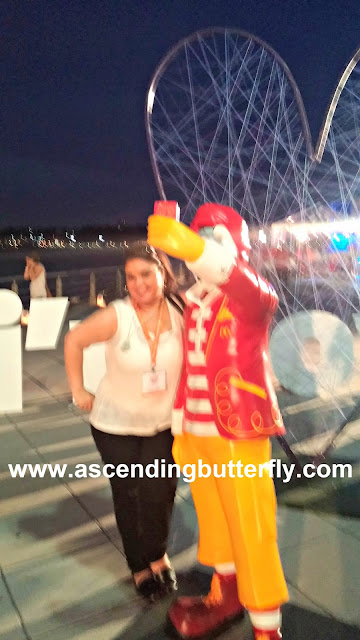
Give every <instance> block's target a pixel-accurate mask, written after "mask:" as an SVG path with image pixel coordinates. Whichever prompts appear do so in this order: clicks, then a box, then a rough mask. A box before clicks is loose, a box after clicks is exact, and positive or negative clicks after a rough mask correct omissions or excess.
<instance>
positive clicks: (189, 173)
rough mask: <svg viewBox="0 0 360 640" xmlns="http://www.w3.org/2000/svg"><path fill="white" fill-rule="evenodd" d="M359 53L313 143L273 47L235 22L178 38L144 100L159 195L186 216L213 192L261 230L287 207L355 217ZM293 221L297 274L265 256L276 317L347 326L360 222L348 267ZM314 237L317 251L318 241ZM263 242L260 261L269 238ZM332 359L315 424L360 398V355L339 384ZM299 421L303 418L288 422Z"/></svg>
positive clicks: (311, 214)
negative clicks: (325, 315) (313, 314)
mask: <svg viewBox="0 0 360 640" xmlns="http://www.w3.org/2000/svg"><path fill="white" fill-rule="evenodd" d="M359 61H360V49H359V50H358V51H357V52H356V53H355V54H354V55H353V56H352V58H351V60H350V61H349V63H348V64H347V65H346V67H345V70H344V72H343V73H342V75H341V77H340V80H339V83H338V85H337V87H336V89H335V91H334V94H333V97H332V100H331V102H330V106H329V109H328V111H327V113H326V116H325V119H324V124H323V127H322V129H321V132H320V135H319V140H318V143H317V145H316V150H315V151H314V149H313V145H312V141H311V137H310V133H309V126H308V120H307V116H306V112H305V109H304V106H303V102H302V99H301V95H300V92H299V89H298V87H297V85H296V83H295V80H294V78H293V76H292V74H291V72H290V71H289V69H288V67H287V65H286V64H285V62H284V61H283V60H282V59H281V57H280V56H279V55H278V54H277V53H276V52H275V51H274V50H273V49H272V48H271V47H269V46H268V45H267V44H266V43H264V42H263V41H262V40H260V39H259V38H257V37H255V36H253V35H251V34H248V33H246V32H244V31H240V30H236V29H221V28H213V29H207V30H204V31H199V32H196V33H194V34H192V35H191V36H189V37H187V38H184V39H183V40H181V41H180V42H179V43H178V44H177V45H176V46H174V47H173V48H172V49H171V51H169V53H168V54H167V55H166V56H165V58H164V59H163V60H162V61H161V63H160V64H159V66H158V67H157V69H156V71H155V73H154V76H153V78H152V80H151V83H150V87H149V91H148V94H147V100H146V107H145V121H146V132H147V138H148V145H149V150H150V156H151V161H152V166H153V171H154V176H155V180H156V183H157V187H158V190H159V194H160V197H161V198H163V199H167V198H168V197H169V199H171V200H178V201H179V203H180V205H181V209H182V219H183V221H184V222H188V221H190V220H191V218H192V216H193V215H194V213H195V210H196V209H197V207H198V206H199V205H200V204H202V203H203V202H208V201H213V202H214V201H215V202H222V203H224V204H228V205H230V206H234V207H235V208H236V209H237V210H238V211H239V212H241V214H242V215H243V216H244V217H245V218H246V219H247V221H248V222H249V223H250V224H253V225H254V226H256V227H257V228H258V229H259V228H260V229H261V230H262V229H265V230H266V227H269V226H271V225H272V226H274V225H273V223H274V222H275V221H277V220H279V219H284V218H286V217H291V218H292V219H293V220H295V221H296V222H298V223H301V224H303V223H308V222H310V223H313V222H320V223H323V222H325V221H326V220H327V221H329V220H331V219H332V218H335V219H336V218H337V219H338V221H340V230H341V223H342V221H343V220H344V219H347V223H349V224H350V223H352V220H351V216H358V215H359V209H360V207H359V203H360V169H359V168H360V64H358V63H359ZM334 209H335V210H334ZM289 227H291V225H290V224H289ZM295 227H296V225H294V227H293V232H291V231H290V232H289V233H287V235H286V234H285V236H284V237H283V238H282V241H281V245H282V247H281V248H282V249H284V250H286V251H288V253H289V254H291V253H292V255H295V254H294V247H295V249H296V260H297V267H296V270H295V273H294V274H293V277H292V278H290V279H284V278H283V276H282V274H281V273H280V272H279V268H278V265H277V264H276V260H275V258H273V257H272V256H271V255H267V261H266V271H267V273H266V275H267V277H268V278H269V279H270V280H271V281H272V282H273V284H274V285H275V287H276V289H277V292H278V294H279V298H280V308H279V315H278V317H277V321H280V320H281V319H282V318H286V319H289V316H290V323H291V314H292V313H293V312H296V311H305V312H310V311H311V310H313V309H315V310H325V311H330V312H331V313H333V314H335V315H337V316H339V317H340V319H341V320H343V321H344V322H345V323H347V324H349V320H350V322H351V318H352V314H353V313H354V312H358V311H359V300H360V296H359V290H360V287H359V277H360V268H359V266H358V256H359V255H360V225H359V228H358V234H357V241H356V243H354V244H353V246H351V248H350V250H349V251H348V252H347V253H346V254H345V253H343V252H342V251H341V250H338V249H337V248H336V247H335V248H333V249H332V251H333V255H334V259H335V261H336V262H337V265H338V267H340V269H339V271H340V272H341V274H340V276H339V277H338V276H337V275H336V277H335V276H334V274H332V273H330V271H329V269H327V265H325V269H321V267H322V266H324V264H322V263H325V260H326V259H327V257H328V252H329V247H328V248H327V253H326V255H325V254H323V255H322V256H321V259H320V261H319V260H318V261H317V262H316V261H315V262H314V261H313V258H312V257H311V255H310V254H311V253H314V251H313V250H314V246H311V244H312V243H313V240H314V238H312V239H311V238H308V237H307V236H306V237H304V236H302V237H300V236H299V235H296V233H297V232H296V229H295ZM305 235H306V234H305ZM349 235H350V234H349ZM314 236H315V238H316V237H317V236H316V234H314ZM313 244H315V253H316V251H318V249H317V247H316V245H317V244H319V243H317V242H316V241H314V243H313ZM255 249H256V250H257V256H256V251H255V252H254V253H255V258H256V257H257V258H258V259H259V264H263V263H264V259H263V255H261V252H260V249H261V245H260V242H257V243H256V242H255ZM309 319H310V314H309ZM352 328H353V327H352ZM294 339H296V337H295V334H294ZM359 348H360V345H359ZM300 350H301V345H300V344H299V353H300ZM330 364H331V363H329V366H330ZM333 368H334V376H333V381H331V380H330V378H331V376H330V377H329V380H328V382H327V383H326V385H327V386H326V388H325V387H324V388H323V392H324V394H323V396H322V397H323V398H326V400H324V401H323V405H321V402H320V403H319V406H322V407H323V411H324V413H323V415H322V416H321V417H320V422H321V423H322V426H319V425H318V426H317V427H316V428H315V432H318V431H322V430H323V431H325V432H326V433H327V435H329V432H330V431H332V433H333V435H334V434H335V435H337V434H338V433H339V431H341V430H342V428H343V426H344V424H346V419H345V418H346V415H347V414H348V411H346V408H345V405H344V402H343V400H342V398H343V397H344V394H347V396H348V395H349V390H350V388H351V390H352V391H351V392H350V393H352V394H353V395H354V396H360V382H359V380H360V368H359V367H358V364H356V367H355V373H354V376H353V378H351V380H350V381H349V384H348V382H346V385H345V386H344V385H343V386H342V389H340V388H339V386H340V385H339V384H338V379H337V376H336V373H337V372H336V371H335V366H334V367H333ZM331 373H332V372H331ZM341 394H343V395H341ZM327 409H329V411H330V410H331V412H332V413H331V415H330V416H329V414H328V413H327ZM289 415H290V414H289ZM291 415H294V412H292V414H291ZM339 422H340V427H339ZM298 426H299V425H298V424H297V423H296V420H295V421H294V422H293V423H292V425H291V427H290V432H293V434H295V433H297V428H298ZM335 435H334V437H335ZM297 439H298V437H297V436H296V435H294V440H295V441H296V440H297ZM328 442H329V438H328ZM316 446H318V445H316ZM319 446H320V447H321V445H319Z"/></svg>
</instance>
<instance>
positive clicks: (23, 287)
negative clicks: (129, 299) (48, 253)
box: [0, 267, 125, 306]
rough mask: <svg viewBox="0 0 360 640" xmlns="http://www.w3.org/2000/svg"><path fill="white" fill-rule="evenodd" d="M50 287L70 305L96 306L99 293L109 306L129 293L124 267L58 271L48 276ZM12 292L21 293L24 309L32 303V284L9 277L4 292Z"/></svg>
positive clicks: (0, 282) (2, 285)
mask: <svg viewBox="0 0 360 640" xmlns="http://www.w3.org/2000/svg"><path fill="white" fill-rule="evenodd" d="M46 280H47V285H48V287H49V289H50V292H51V295H52V296H66V297H68V298H69V300H70V302H74V303H81V302H83V303H85V302H86V303H89V304H91V305H96V298H97V295H98V294H99V293H101V294H103V295H104V298H105V300H106V301H107V302H109V301H111V300H114V299H115V298H118V297H121V296H122V295H124V293H125V276H124V268H123V267H98V268H96V269H77V270H74V271H54V272H51V271H49V272H47V273H46ZM1 288H5V289H12V291H15V293H17V294H18V295H19V296H20V298H21V300H22V302H23V304H24V306H28V304H29V300H30V294H29V281H28V280H24V278H23V276H19V275H9V276H5V277H1V278H0V289H1Z"/></svg>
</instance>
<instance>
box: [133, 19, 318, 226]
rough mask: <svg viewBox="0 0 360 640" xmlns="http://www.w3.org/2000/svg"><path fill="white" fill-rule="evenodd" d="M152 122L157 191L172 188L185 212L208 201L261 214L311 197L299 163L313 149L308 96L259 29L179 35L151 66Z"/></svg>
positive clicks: (256, 218)
mask: <svg viewBox="0 0 360 640" xmlns="http://www.w3.org/2000/svg"><path fill="white" fill-rule="evenodd" d="M145 124H146V132H147V138H148V145H149V150H150V157H151V162H152V167H153V171H154V176H155V180H156V184H157V187H158V190H159V193H160V197H161V198H163V199H167V194H168V193H169V192H171V194H172V195H171V199H178V200H179V201H180V205H181V208H182V211H183V219H184V220H185V221H188V220H190V219H191V217H192V215H193V214H194V212H195V209H196V208H197V206H198V205H199V204H200V203H201V202H206V201H218V202H223V203H224V204H229V205H231V206H235V207H236V208H238V209H239V210H241V211H242V213H243V214H244V217H246V218H247V219H248V221H249V222H256V223H262V224H264V223H266V222H267V221H268V220H270V219H271V218H274V217H275V218H277V217H282V216H283V215H284V214H285V212H286V211H288V210H289V209H290V210H298V209H299V208H303V207H304V202H303V198H304V194H303V193H302V187H301V185H302V183H303V182H304V176H302V177H301V180H300V182H299V179H298V173H299V171H298V167H299V166H301V167H302V171H305V172H306V171H307V169H308V164H309V159H310V160H312V159H313V157H314V150H313V146H312V142H311V136H310V131H309V125H308V120H307V116H306V113H305V109H304V105H303V102H302V98H301V95H300V92H299V89H298V87H297V85H296V82H295V80H294V78H293V76H292V74H291V72H290V70H289V68H288V67H287V65H286V64H285V62H284V61H283V60H282V58H281V57H280V56H279V55H278V54H277V53H276V51H274V50H273V49H272V48H271V47H270V46H269V45H267V44H266V43H265V42H263V41H262V40H261V39H259V38H257V37H256V36H254V35H252V34H249V33H247V32H245V31H241V30H237V29H222V28H219V27H217V28H212V29H206V30H204V31H198V32H196V33H194V34H192V35H190V36H189V37H187V38H184V39H183V40H181V41H180V42H179V43H178V44H177V45H176V46H175V47H173V48H172V49H171V50H170V51H169V53H168V54H167V55H166V56H165V58H164V59H163V60H162V61H161V62H160V64H159V65H158V67H157V69H156V71H155V73H154V75H153V78H152V80H151V83H150V86H149V90H148V93H147V99H146V106H145ZM261 210H262V212H261V213H260V211H261Z"/></svg>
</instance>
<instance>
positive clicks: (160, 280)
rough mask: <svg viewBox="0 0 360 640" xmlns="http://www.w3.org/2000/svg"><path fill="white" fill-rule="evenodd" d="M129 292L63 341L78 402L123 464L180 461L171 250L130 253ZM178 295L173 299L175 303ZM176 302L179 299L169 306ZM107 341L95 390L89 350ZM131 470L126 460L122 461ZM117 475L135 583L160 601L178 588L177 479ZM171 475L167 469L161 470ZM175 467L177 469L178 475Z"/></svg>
mask: <svg viewBox="0 0 360 640" xmlns="http://www.w3.org/2000/svg"><path fill="white" fill-rule="evenodd" d="M125 276H126V285H127V289H128V294H129V295H128V296H127V297H126V298H125V299H124V300H117V301H115V302H114V303H112V304H111V305H110V306H109V307H108V308H107V309H105V310H101V311H98V312H96V313H95V314H93V315H92V316H90V317H89V318H87V319H86V320H85V321H84V322H82V323H81V324H79V325H78V326H77V327H75V328H74V329H73V330H72V331H70V332H69V333H68V334H67V336H66V339H65V364H66V370H67V375H68V379H69V383H70V387H71V391H72V394H73V397H74V401H75V403H76V405H77V406H78V407H79V408H80V409H83V410H85V411H90V410H91V415H90V422H91V425H92V426H91V429H92V434H93V437H94V440H95V444H96V446H97V448H98V450H99V453H100V455H101V457H102V459H103V462H104V463H105V464H112V465H114V467H117V466H118V465H119V464H122V465H124V464H126V465H127V468H128V469H130V468H131V465H132V464H136V463H137V464H138V465H139V464H140V465H142V469H143V470H145V467H146V465H147V464H150V463H154V461H156V460H159V468H160V462H161V463H165V464H166V469H167V468H168V467H167V465H168V464H172V463H173V458H172V454H171V449H172V443H173V437H172V435H171V431H170V419H171V410H172V405H173V401H174V397H175V393H176V389H177V386H178V381H179V376H180V370H181V365H182V358H183V355H182V314H181V308H179V307H177V306H176V303H175V301H174V300H173V299H172V300H171V297H170V294H171V291H172V290H173V289H174V283H175V279H174V276H173V275H172V273H171V269H170V266H169V263H168V261H167V258H166V256H160V252H159V254H158V253H156V252H155V250H153V249H152V248H151V247H149V245H147V244H145V243H137V244H136V245H135V246H133V247H132V248H130V250H129V251H128V252H127V255H126V258H125ZM170 300H171V302H170ZM172 303H173V304H172ZM95 342H106V363H107V371H106V374H105V376H104V378H103V380H102V381H101V383H100V385H99V388H98V390H97V392H96V396H95V398H94V396H93V395H92V394H91V393H89V392H87V391H86V390H85V389H84V386H83V372H82V366H83V350H84V349H85V348H86V347H89V346H90V345H91V344H93V343H95ZM123 470H124V467H123ZM119 475H122V476H123V477H122V478H121V477H118V476H117V475H116V474H115V475H114V477H113V478H111V479H110V483H111V488H112V494H113V501H114V509H115V516H116V521H117V525H118V528H119V532H120V535H121V537H122V540H123V545H124V550H125V555H126V558H127V562H128V565H129V568H130V570H131V572H132V574H133V579H134V583H135V588H136V590H137V591H138V592H139V593H140V594H141V595H142V596H144V597H145V598H146V599H147V600H150V601H153V600H154V599H156V598H157V597H159V596H161V595H162V594H164V593H166V592H171V591H173V590H175V589H177V583H176V576H175V573H174V571H173V569H172V568H171V565H170V561H169V558H168V556H167V554H166V545H167V538H168V533H169V526H170V519H171V513H172V508H173V503H174V497H175V491H176V484H177V478H176V477H175V478H172V477H164V478H162V477H160V478H159V477H150V478H149V477H147V475H146V473H145V472H144V473H143V477H141V475H142V474H141V473H140V471H138V469H137V471H136V473H134V474H133V475H134V477H129V474H128V476H127V477H124V475H125V474H124V473H121V474H119ZM161 475H164V474H161ZM174 475H176V474H174Z"/></svg>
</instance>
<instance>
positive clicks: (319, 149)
mask: <svg viewBox="0 0 360 640" xmlns="http://www.w3.org/2000/svg"><path fill="white" fill-rule="evenodd" d="M359 60H360V47H359V48H358V49H357V50H356V51H355V53H354V55H353V56H352V57H351V59H350V60H349V62H348V64H347V65H346V67H345V69H344V71H343V73H342V74H341V77H340V79H339V82H338V84H337V86H336V89H335V91H334V95H333V97H332V99H331V102H330V104H329V107H328V109H327V112H326V115H325V118H324V122H323V125H322V127H321V130H320V134H319V139H318V142H317V145H316V149H315V154H314V160H315V161H316V162H321V160H322V157H323V153H324V149H325V145H326V143H327V140H328V136H329V132H330V127H331V123H332V120H333V117H334V114H335V111H336V107H337V105H338V102H339V100H340V96H341V94H342V92H343V90H344V87H345V85H346V83H347V81H348V80H349V78H350V76H351V73H352V72H353V70H354V69H355V67H356V65H357V63H358V62H359Z"/></svg>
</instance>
